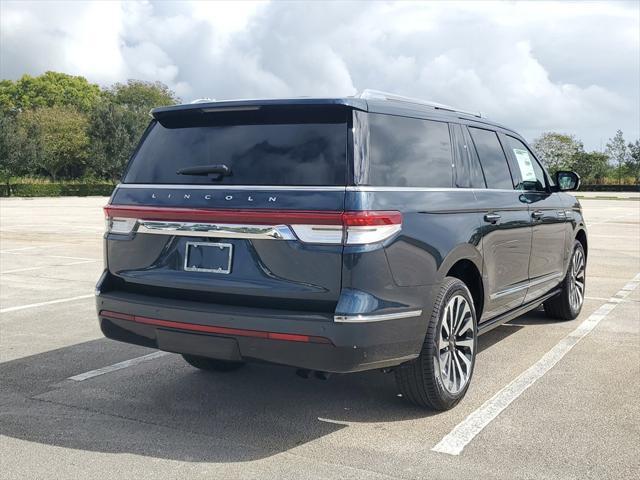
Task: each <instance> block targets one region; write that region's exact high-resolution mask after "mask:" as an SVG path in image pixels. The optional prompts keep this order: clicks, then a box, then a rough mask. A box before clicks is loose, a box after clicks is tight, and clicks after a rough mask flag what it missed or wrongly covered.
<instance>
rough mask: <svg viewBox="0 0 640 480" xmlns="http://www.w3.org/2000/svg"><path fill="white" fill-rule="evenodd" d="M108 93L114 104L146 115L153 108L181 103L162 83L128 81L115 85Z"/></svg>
mask: <svg viewBox="0 0 640 480" xmlns="http://www.w3.org/2000/svg"><path fill="white" fill-rule="evenodd" d="M106 92H107V95H108V96H110V97H111V99H110V101H111V102H112V103H115V104H117V105H122V106H124V107H126V108H128V109H129V110H132V111H136V112H140V113H144V114H145V115H146V114H148V113H149V110H151V109H152V108H155V107H160V106H162V105H174V104H176V103H178V101H179V98H178V97H177V96H176V94H175V93H174V92H173V91H172V90H170V89H169V87H167V86H166V85H165V84H164V83H162V82H144V81H142V80H128V81H127V83H116V84H114V85H113V86H112V87H111V88H109V89H107V91H106Z"/></svg>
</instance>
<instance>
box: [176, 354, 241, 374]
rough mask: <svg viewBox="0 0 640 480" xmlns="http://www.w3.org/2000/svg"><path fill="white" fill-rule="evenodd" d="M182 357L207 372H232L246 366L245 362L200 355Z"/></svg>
mask: <svg viewBox="0 0 640 480" xmlns="http://www.w3.org/2000/svg"><path fill="white" fill-rule="evenodd" d="M182 358H184V359H185V361H186V362H187V363H188V364H189V365H191V366H192V367H196V368H198V369H200V370H206V371H207V372H232V371H234V370H238V369H239V368H240V367H243V366H244V362H229V361H227V360H216V359H215V358H207V357H200V356H198V355H186V354H184V355H182Z"/></svg>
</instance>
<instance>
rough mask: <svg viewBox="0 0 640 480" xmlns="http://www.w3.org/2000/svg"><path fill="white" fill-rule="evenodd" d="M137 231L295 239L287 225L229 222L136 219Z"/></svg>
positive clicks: (221, 236) (162, 233)
mask: <svg viewBox="0 0 640 480" xmlns="http://www.w3.org/2000/svg"><path fill="white" fill-rule="evenodd" d="M137 232H138V233H150V234H154V235H178V236H184V237H215V238H244V239H252V240H295V239H296V236H295V235H294V234H293V232H292V231H291V229H290V228H289V227H288V226H287V225H241V224H230V223H217V224H216V223H196V222H166V221H157V220H138V229H137Z"/></svg>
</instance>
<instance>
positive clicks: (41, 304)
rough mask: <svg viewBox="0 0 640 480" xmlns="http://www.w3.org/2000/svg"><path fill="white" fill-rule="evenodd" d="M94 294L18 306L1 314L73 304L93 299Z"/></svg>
mask: <svg viewBox="0 0 640 480" xmlns="http://www.w3.org/2000/svg"><path fill="white" fill-rule="evenodd" d="M94 296H95V295H94V294H93V293H91V294H89V295H79V296H77V297H68V298H59V299H58V300H49V301H48V302H39V303H30V304H29V305H18V306H17V307H8V308H3V309H0V313H8V312H15V311H18V310H26V309H27V308H36V307H44V306H45V305H54V304H56V303H65V302H73V301H74V300H83V299H85V298H93V297H94Z"/></svg>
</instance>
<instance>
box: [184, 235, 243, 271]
mask: <svg viewBox="0 0 640 480" xmlns="http://www.w3.org/2000/svg"><path fill="white" fill-rule="evenodd" d="M232 257H233V245H232V244H230V243H213V242H187V244H186V247H185V254H184V269H185V271H187V272H206V273H220V274H229V273H231V260H232Z"/></svg>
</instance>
